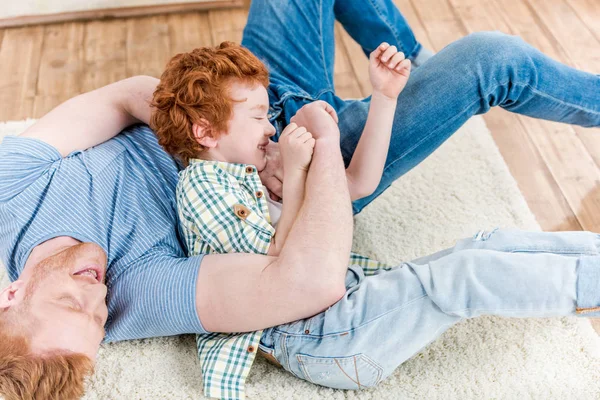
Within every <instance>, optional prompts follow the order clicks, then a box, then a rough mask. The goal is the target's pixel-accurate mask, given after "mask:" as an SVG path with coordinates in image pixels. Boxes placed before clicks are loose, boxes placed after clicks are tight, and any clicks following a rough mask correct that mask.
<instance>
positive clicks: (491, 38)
mask: <svg viewBox="0 0 600 400" xmlns="http://www.w3.org/2000/svg"><path fill="white" fill-rule="evenodd" d="M456 44H457V45H458V46H460V53H461V55H462V56H463V57H464V58H465V59H466V60H474V61H479V62H482V61H484V62H488V63H490V62H491V63H503V64H506V63H511V62H514V61H522V59H523V57H528V54H527V44H526V43H525V42H524V41H523V40H522V39H521V38H520V37H518V36H513V35H508V34H506V33H502V32H498V31H494V32H475V33H471V34H470V35H468V36H466V37H464V38H462V39H460V40H459V41H458V42H457V43H456Z"/></svg>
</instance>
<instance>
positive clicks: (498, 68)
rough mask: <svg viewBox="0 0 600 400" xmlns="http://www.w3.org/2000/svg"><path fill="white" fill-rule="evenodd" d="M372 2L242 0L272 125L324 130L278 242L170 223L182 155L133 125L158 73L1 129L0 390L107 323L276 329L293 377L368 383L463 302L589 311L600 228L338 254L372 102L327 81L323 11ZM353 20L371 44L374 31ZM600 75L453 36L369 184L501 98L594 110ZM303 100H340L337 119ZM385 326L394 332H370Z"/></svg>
mask: <svg viewBox="0 0 600 400" xmlns="http://www.w3.org/2000/svg"><path fill="white" fill-rule="evenodd" d="M364 3H365V2H359V1H342V0H338V1H337V2H335V4H334V2H333V0H329V1H323V2H317V1H310V2H309V1H297V2H296V1H291V0H289V1H282V2H267V1H263V0H255V1H254V2H253V3H252V8H251V10H250V17H249V21H248V26H247V29H246V32H245V37H244V44H245V45H246V46H247V47H249V48H250V49H251V50H252V51H253V52H254V53H255V54H257V55H258V56H259V57H261V58H263V59H264V60H265V61H266V62H267V63H268V64H269V65H270V67H271V73H272V85H271V103H272V110H271V117H272V119H273V121H274V122H275V123H276V124H277V125H276V126H279V127H280V128H281V127H282V126H284V125H285V124H286V123H287V122H288V121H289V118H290V117H291V116H293V115H296V116H297V120H298V121H302V122H298V123H301V124H304V125H306V127H307V128H308V129H309V130H310V131H311V132H312V133H313V135H314V136H315V139H316V144H315V152H314V156H313V161H312V164H311V167H310V170H309V172H308V178H307V187H306V199H305V203H304V205H303V208H302V210H301V211H300V214H299V217H298V220H297V222H296V223H295V224H294V226H293V229H292V231H291V232H290V234H289V236H288V239H287V241H286V245H285V246H284V248H283V250H282V252H281V254H280V256H279V257H276V258H273V257H266V256H260V255H248V254H227V255H206V256H198V257H192V258H185V257H184V250H183V249H182V247H181V241H180V239H179V237H178V235H177V233H176V228H175V227H176V217H175V206H174V196H173V194H174V188H175V184H176V181H177V170H178V168H177V165H176V163H175V162H174V161H173V160H172V159H171V158H170V157H168V156H167V155H166V154H165V153H164V152H163V151H162V149H160V147H159V146H158V143H157V141H156V138H155V137H154V135H153V134H152V132H151V131H150V130H149V129H148V128H147V127H146V126H144V125H136V126H134V127H132V128H129V129H125V128H126V127H128V126H130V125H132V124H135V123H138V122H142V123H147V122H148V120H149V117H150V112H151V110H150V108H149V106H148V101H149V99H150V98H151V96H152V93H153V91H154V88H155V87H156V85H157V80H156V79H153V78H149V77H135V78H130V79H127V80H124V81H121V82H117V83H115V84H112V85H109V86H107V87H105V88H101V89H99V90H96V91H93V92H90V93H87V94H84V95H81V96H78V97H76V98H74V99H71V100H69V101H68V102H66V103H64V104H63V105H61V106H59V107H58V108H56V109H55V110H53V111H52V112H50V113H49V114H48V115H46V116H45V117H44V118H42V119H41V120H40V121H39V122H38V123H37V124H36V125H34V126H33V127H32V128H30V129H29V130H28V131H27V132H25V133H24V134H23V135H21V136H20V137H16V138H6V139H5V140H4V142H3V143H2V145H1V146H0V238H1V243H2V246H3V247H2V253H1V254H2V259H3V261H4V262H5V263H6V265H7V268H8V271H9V276H10V278H11V281H13V283H12V284H11V285H10V286H9V287H8V288H6V289H4V290H3V291H2V292H1V294H0V326H1V328H0V332H1V333H0V335H1V336H2V337H1V338H0V392H3V394H5V396H6V397H7V398H9V399H11V398H32V397H36V396H37V397H42V398H61V399H62V398H72V397H77V396H79V395H80V394H81V392H82V381H83V377H84V376H85V374H86V373H88V372H89V370H90V368H91V364H92V362H93V360H94V358H95V354H96V352H97V349H98V346H99V344H100V342H101V341H102V339H103V337H104V333H105V332H104V328H105V329H106V336H105V337H104V340H106V341H115V340H125V339H134V338H141V337H153V336H162V335H176V334H182V333H206V332H246V331H254V330H260V329H265V328H267V329H266V330H265V332H264V334H263V335H262V338H261V343H260V346H261V349H262V351H264V352H266V353H268V354H269V355H271V356H273V357H274V359H276V360H277V361H278V362H279V363H280V364H281V365H282V366H283V367H284V368H286V369H287V370H289V371H291V372H292V373H294V374H295V375H296V376H298V377H300V378H302V379H307V380H309V381H311V382H314V383H316V384H322V385H326V386H331V387H339V388H362V387H367V386H372V385H375V384H377V383H378V382H379V381H381V379H383V378H384V377H385V376H387V375H388V374H390V373H391V372H392V371H393V370H394V368H396V367H397V366H398V365H399V364H400V363H402V362H403V361H405V360H406V359H408V358H410V357H411V356H412V355H414V354H415V353H416V352H418V351H419V350H420V349H422V348H423V347H424V346H426V345H427V344H428V343H430V342H431V341H432V340H434V339H435V338H436V337H437V336H438V335H440V334H441V333H442V332H443V331H444V330H445V329H447V328H448V327H450V326H451V325H453V324H454V323H456V322H458V321H460V320H461V319H462V318H470V317H475V316H478V315H482V314H496V315H509V316H552V315H573V314H575V313H578V314H580V315H581V314H584V315H590V316H594V315H597V314H598V311H599V310H600V291H599V290H598V282H599V278H600V270H599V268H600V257H599V251H598V236H597V235H596V234H592V233H588V232H572V233H556V234H551V233H527V232H506V231H495V232H491V233H481V234H479V235H477V236H476V237H475V238H473V239H469V240H464V241H460V242H458V244H457V245H456V246H455V247H454V248H452V249H448V250H445V251H442V252H440V253H437V254H435V255H433V256H430V257H426V258H423V259H420V260H415V261H413V262H412V263H406V264H403V265H401V266H398V267H395V268H392V269H390V270H385V271H384V270H380V271H378V272H377V273H375V274H374V275H373V276H368V277H367V276H365V273H364V271H362V270H361V269H360V268H352V267H351V268H350V269H348V270H347V261H348V255H349V252H350V245H351V232H352V208H351V203H350V201H349V194H348V191H347V185H346V182H345V180H344V160H347V159H349V158H348V157H350V156H351V154H352V149H353V146H354V145H355V143H356V140H357V137H356V135H357V132H360V131H361V130H362V123H363V122H364V118H365V117H366V114H365V113H364V111H365V110H366V101H362V102H360V101H356V102H348V103H345V102H342V101H341V100H340V99H338V98H337V97H335V95H334V93H333V91H332V90H333V89H332V85H331V76H332V74H331V72H332V69H333V67H332V65H333V64H332V60H333V54H332V49H333V46H332V43H333V19H334V15H335V14H337V15H338V16H340V19H341V20H342V21H348V20H354V21H356V20H359V19H360V18H365V19H366V20H367V21H370V22H369V23H371V24H373V25H374V26H373V29H375V30H378V29H379V28H381V29H382V30H385V29H386V28H385V27H387V29H388V32H390V31H393V29H391V28H389V24H388V23H387V22H388V21H385V20H383V18H384V17H385V15H380V14H381V13H378V10H381V9H387V10H391V9H393V8H392V6H391V3H390V2H388V1H385V0H380V1H378V2H369V5H365V4H364ZM373 4H378V6H377V7H376V6H374V5H373ZM394 10H395V9H394ZM390 12H396V13H397V11H390ZM342 14H343V18H342V17H341V15H342ZM350 14H351V15H350ZM376 15H379V17H380V18H375V17H374V16H376ZM382 27H384V28H382ZM369 30H370V29H365V32H368V31H369ZM300 32H302V33H303V35H300V34H299V33H300ZM355 32H357V31H355ZM359 34H360V31H358V33H357V35H355V39H357V40H358V41H359V43H361V45H362V46H363V48H365V49H366V50H369V44H368V41H369V38H368V35H367V34H363V35H360V37H359V36H358V35H359ZM393 36H394V35H393V32H390V38H389V39H387V41H388V42H391V43H394V40H393V39H394V37H393ZM377 40H379V39H377ZM321 50H322V51H321ZM411 56H414V55H409V57H411ZM299 64H301V65H302V66H303V67H304V68H298V65H299ZM599 79H600V78H598V77H597V76H594V75H591V74H585V73H583V72H579V71H576V70H573V69H570V68H568V67H566V66H563V65H561V64H558V63H556V62H554V61H552V60H550V59H548V58H546V57H545V56H543V55H542V54H541V53H539V52H537V51H536V50H534V49H532V48H531V47H529V46H527V45H525V44H524V43H523V42H521V41H519V40H518V39H515V38H512V37H507V36H503V35H499V34H479V35H473V36H471V37H468V38H466V39H463V40H461V41H458V42H456V43H454V44H453V45H451V46H449V47H448V48H447V49H445V50H443V51H442V52H440V53H439V54H438V55H436V56H435V57H433V58H432V59H431V60H429V61H427V62H426V63H425V64H424V65H422V66H421V67H419V68H417V69H416V70H415V71H414V72H413V74H412V76H411V79H410V81H409V83H408V85H407V87H406V89H405V92H404V93H403V95H402V96H400V98H399V101H398V106H397V112H396V122H395V131H394V133H393V138H392V144H391V147H390V152H389V155H388V160H387V168H386V171H385V172H384V178H383V180H382V182H381V184H380V187H379V188H378V190H377V192H376V195H377V194H379V193H381V192H382V191H383V190H384V189H385V188H386V187H387V186H388V185H389V184H390V182H391V181H393V179H395V178H396V177H397V176H399V175H401V174H402V173H404V172H405V171H406V170H408V169H410V168H412V166H414V165H416V164H417V163H418V162H419V161H420V160H422V159H423V158H424V157H426V156H427V155H428V154H429V153H430V152H431V151H433V149H434V148H435V147H437V146H438V145H439V144H440V143H442V142H443V141H444V140H445V139H446V138H447V137H448V136H449V135H450V134H451V133H452V132H454V131H455V130H456V129H458V127H459V126H460V125H462V123H464V121H466V120H467V119H468V118H469V117H470V116H471V115H473V114H475V113H479V112H485V111H486V110H487V109H488V108H489V107H490V106H492V105H501V106H503V107H504V108H507V109H509V110H512V111H516V112H521V113H525V114H528V115H532V116H537V117H544V118H548V119H550V118H554V119H560V120H563V121H565V122H571V123H578V124H581V125H595V126H597V125H600V98H599V96H600V94H599V91H598V90H597V88H598V86H599V85H600V83H599ZM313 100H326V101H328V102H329V103H331V104H332V105H333V106H334V107H335V108H336V110H337V111H338V114H339V119H340V126H339V129H338V127H337V126H336V124H335V123H332V120H331V118H330V117H329V116H328V115H326V114H327V111H326V107H325V106H324V105H323V103H321V102H315V103H311V102H312V101H313ZM309 103H310V104H309ZM124 129H125V130H124ZM123 130H124V131H123ZM122 131H123V132H122ZM340 131H341V134H340ZM119 132H122V134H120V135H118V134H119ZM117 135H118V136H117ZM340 143H341V151H340ZM274 164H276V163H274ZM277 175H278V172H277V168H274V169H272V170H271V169H269V170H265V171H263V172H262V178H263V180H265V182H267V183H268V182H271V183H270V187H271V190H272V191H273V192H275V193H277V191H278V190H277V183H276V177H277ZM268 184H269V183H268ZM371 199H372V198H367V199H365V200H360V201H359V202H358V203H354V205H353V206H354V211H355V212H357V211H359V210H360V209H361V208H362V207H364V205H366V204H367V203H368V202H369V201H370V200H371ZM103 282H106V283H107V286H108V293H107V286H105V285H104V284H103ZM105 297H106V299H107V301H108V307H107V306H106V305H105V304H104V301H105ZM34 326H35V329H34ZM273 327H275V328H273ZM385 332H394V335H393V336H392V337H390V336H389V335H387V336H386V340H385V341H382V340H379V339H380V335H381V334H382V333H385ZM256 350H257V349H255V348H250V347H248V348H247V349H245V351H248V352H255V351H256ZM229 390H230V392H229V393H226V396H228V397H231V398H235V397H243V394H242V392H241V391H239V390H237V389H236V388H231V389H229Z"/></svg>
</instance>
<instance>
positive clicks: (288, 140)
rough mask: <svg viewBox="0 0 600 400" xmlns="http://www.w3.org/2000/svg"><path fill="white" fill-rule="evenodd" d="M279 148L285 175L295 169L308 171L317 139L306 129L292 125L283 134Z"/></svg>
mask: <svg viewBox="0 0 600 400" xmlns="http://www.w3.org/2000/svg"><path fill="white" fill-rule="evenodd" d="M279 148H280V150H281V158H282V159H283V172H284V173H287V172H289V171H291V170H293V169H299V170H302V171H308V166H309V165H310V162H311V160H312V154H313V149H314V148H315V139H314V138H313V136H312V134H311V133H310V132H308V131H307V130H306V128H305V127H303V126H300V127H299V126H298V125H296V124H295V123H291V124H289V125H288V126H287V127H286V128H285V129H284V130H283V132H282V133H281V136H280V138H279Z"/></svg>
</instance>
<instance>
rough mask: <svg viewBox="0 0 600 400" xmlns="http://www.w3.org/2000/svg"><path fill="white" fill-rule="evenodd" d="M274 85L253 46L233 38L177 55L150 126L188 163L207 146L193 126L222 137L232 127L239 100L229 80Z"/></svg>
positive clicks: (164, 79)
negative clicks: (198, 136) (235, 98)
mask: <svg viewBox="0 0 600 400" xmlns="http://www.w3.org/2000/svg"><path fill="white" fill-rule="evenodd" d="M232 80H240V81H242V82H244V83H248V84H250V85H256V84H260V85H263V86H264V87H267V86H268V85H269V72H268V70H267V68H266V67H265V65H264V64H263V63H262V62H261V61H260V60H259V59H258V58H257V57H256V56H255V55H254V54H252V53H251V52H250V50H248V49H246V48H244V47H242V46H240V45H239V44H235V43H232V42H223V43H221V44H220V45H219V46H217V47H200V48H198V49H195V50H192V51H190V52H189V53H181V54H177V55H176V56H175V57H173V58H172V59H171V60H170V61H169V63H168V64H167V67H166V70H165V71H164V72H163V74H162V76H161V77H160V83H159V84H158V86H157V88H156V90H155V91H154V96H153V99H152V107H153V108H154V109H153V111H152V115H151V117H150V127H151V128H152V129H153V130H154V132H156V135H157V136H158V142H159V143H160V145H161V146H162V147H163V148H164V149H165V150H166V151H167V153H169V154H171V155H172V156H174V157H176V158H178V159H179V160H180V161H181V162H183V164H184V165H188V163H189V160H190V158H196V157H199V156H200V154H201V153H202V151H203V150H204V149H205V147H204V146H202V145H201V144H200V143H198V142H197V140H196V138H195V137H194V132H193V130H192V126H193V124H198V125H202V126H203V128H205V129H207V134H208V135H210V136H211V137H213V138H218V137H219V136H220V133H221V132H224V131H226V130H227V125H228V122H229V120H230V118H231V113H232V108H233V99H231V96H230V95H229V93H228V90H229V83H230V82H231V81H232Z"/></svg>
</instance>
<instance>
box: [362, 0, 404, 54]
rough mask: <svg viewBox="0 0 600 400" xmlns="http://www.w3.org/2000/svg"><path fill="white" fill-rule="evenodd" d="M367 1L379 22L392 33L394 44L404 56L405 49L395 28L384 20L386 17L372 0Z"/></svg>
mask: <svg viewBox="0 0 600 400" xmlns="http://www.w3.org/2000/svg"><path fill="white" fill-rule="evenodd" d="M368 1H369V3H371V6H372V7H373V8H374V9H375V12H376V13H377V15H378V16H379V18H380V19H381V21H383V23H384V24H385V26H387V27H388V29H389V30H390V31H392V33H393V34H394V40H395V41H396V44H397V45H398V47H400V50H401V51H402V52H403V53H404V54H405V55H406V49H405V48H404V46H402V42H401V41H400V39H399V37H400V34H399V33H398V31H396V27H395V26H394V25H392V24H391V23H390V22H389V21H388V19H387V18H386V15H385V14H384V13H383V12H382V11H381V10H380V9H379V7H378V6H377V4H376V3H374V2H373V0H368ZM407 57H408V56H407Z"/></svg>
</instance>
